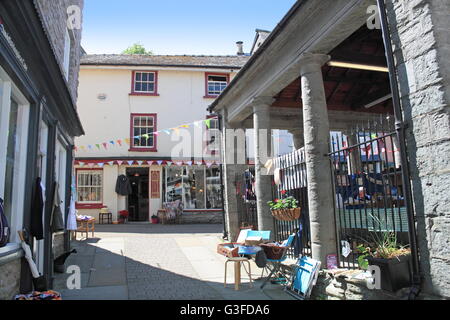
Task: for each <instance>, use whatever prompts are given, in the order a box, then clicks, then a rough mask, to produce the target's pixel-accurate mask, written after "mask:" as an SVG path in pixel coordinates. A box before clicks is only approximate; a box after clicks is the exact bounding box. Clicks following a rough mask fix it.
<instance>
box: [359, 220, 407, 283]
mask: <svg viewBox="0 0 450 320" xmlns="http://www.w3.org/2000/svg"><path fill="white" fill-rule="evenodd" d="M374 219H375V218H374ZM371 234H372V237H373V242H372V243H369V242H367V243H366V245H359V246H358V247H357V248H358V251H359V253H360V255H359V257H358V263H359V265H360V267H361V269H367V267H368V266H370V265H373V266H378V267H379V268H380V272H381V275H380V276H381V289H382V290H386V291H390V292H396V291H398V290H400V289H402V288H405V287H409V286H410V285H411V266H410V260H411V250H410V249H409V248H406V247H405V246H401V245H399V244H398V242H397V235H396V233H395V232H390V231H382V232H378V233H377V232H372V233H371Z"/></svg>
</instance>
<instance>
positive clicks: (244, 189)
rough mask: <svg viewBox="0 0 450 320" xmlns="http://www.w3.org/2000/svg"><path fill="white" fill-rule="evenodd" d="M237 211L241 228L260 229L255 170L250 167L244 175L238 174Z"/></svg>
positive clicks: (236, 178)
mask: <svg viewBox="0 0 450 320" xmlns="http://www.w3.org/2000/svg"><path fill="white" fill-rule="evenodd" d="M235 183H236V197H237V211H238V218H239V226H240V227H248V226H251V227H253V229H254V230H257V229H258V212H257V210H256V195H255V168H254V167H249V168H248V169H247V170H245V171H244V172H243V173H236V177H235Z"/></svg>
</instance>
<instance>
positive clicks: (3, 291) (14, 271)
mask: <svg viewBox="0 0 450 320" xmlns="http://www.w3.org/2000/svg"><path fill="white" fill-rule="evenodd" d="M19 285H20V259H16V260H14V261H11V262H8V263H7V264H4V265H2V266H1V272H0V300H11V299H12V298H13V297H14V296H15V295H16V294H18V293H19Z"/></svg>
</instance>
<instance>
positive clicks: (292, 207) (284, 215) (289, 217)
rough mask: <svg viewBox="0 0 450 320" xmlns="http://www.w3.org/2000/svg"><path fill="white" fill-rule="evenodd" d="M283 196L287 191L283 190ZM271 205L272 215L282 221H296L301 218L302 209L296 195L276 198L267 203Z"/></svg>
mask: <svg viewBox="0 0 450 320" xmlns="http://www.w3.org/2000/svg"><path fill="white" fill-rule="evenodd" d="M281 194H282V196H285V195H286V191H284V190H283V191H282V192H281ZM267 204H268V205H269V207H270V210H271V212H272V215H273V216H274V218H275V219H277V220H280V221H294V220H297V219H299V218H300V214H301V209H300V207H299V206H298V200H297V199H295V198H294V197H286V198H284V199H275V200H274V201H269V202H268V203H267Z"/></svg>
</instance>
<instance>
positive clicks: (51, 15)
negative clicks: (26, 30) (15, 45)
mask: <svg viewBox="0 0 450 320" xmlns="http://www.w3.org/2000/svg"><path fill="white" fill-rule="evenodd" d="M34 3H35V5H36V8H37V9H38V12H39V14H40V17H41V20H42V22H43V25H44V29H45V32H46V34H47V36H48V38H49V40H50V44H51V45H52V49H53V52H54V53H55V57H56V59H57V61H58V63H59V65H60V67H61V73H62V74H64V71H63V70H64V68H63V63H64V44H65V35H66V29H67V19H68V15H67V9H68V7H69V6H72V5H76V6H78V7H79V8H80V10H81V11H82V10H83V6H84V0H57V1H55V0H34ZM81 31H82V30H81V29H80V30H77V29H74V30H71V32H69V34H70V36H71V43H72V48H71V53H70V67H69V90H70V93H71V95H72V99H73V101H74V104H75V105H76V101H77V95H78V94H77V90H78V73H79V70H80V58H81Z"/></svg>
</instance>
